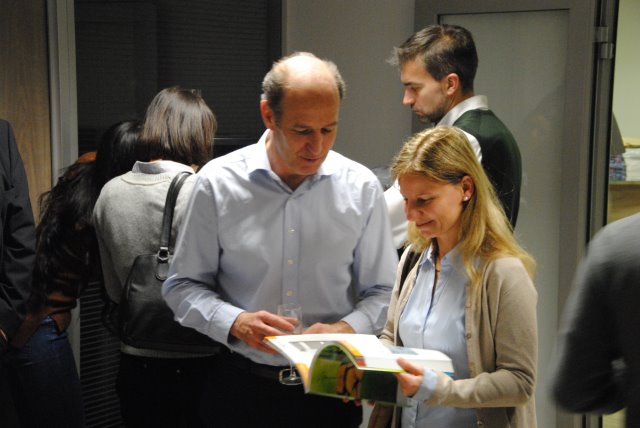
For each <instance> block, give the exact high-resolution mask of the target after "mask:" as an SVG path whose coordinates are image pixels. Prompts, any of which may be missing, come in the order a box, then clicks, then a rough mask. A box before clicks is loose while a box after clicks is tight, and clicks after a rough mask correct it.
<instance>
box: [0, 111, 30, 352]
mask: <svg viewBox="0 0 640 428" xmlns="http://www.w3.org/2000/svg"><path fill="white" fill-rule="evenodd" d="M0 179H1V180H2V187H1V188H0V222H1V226H2V227H1V228H0V238H1V239H0V357H1V356H2V355H3V354H4V353H5V352H6V350H7V346H8V343H9V341H10V340H11V338H12V337H13V336H14V334H15V332H16V331H17V330H18V327H19V326H20V323H21V322H22V320H23V319H24V316H25V313H26V302H27V299H28V297H29V293H30V291H31V271H32V269H33V262H34V256H35V246H36V237H35V226H34V222H33V212H32V210H31V202H30V201H29V186H28V183H27V175H26V173H25V170H24V165H23V164H22V158H21V157H20V153H18V146H17V144H16V140H15V137H14V135H13V130H12V129H11V125H10V124H9V122H7V121H5V120H1V119H0Z"/></svg>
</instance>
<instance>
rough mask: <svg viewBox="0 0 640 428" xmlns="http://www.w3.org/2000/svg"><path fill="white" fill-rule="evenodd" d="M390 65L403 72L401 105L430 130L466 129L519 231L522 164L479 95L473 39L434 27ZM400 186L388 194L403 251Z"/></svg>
mask: <svg viewBox="0 0 640 428" xmlns="http://www.w3.org/2000/svg"><path fill="white" fill-rule="evenodd" d="M390 62H391V63H392V64H394V65H397V66H398V67H399V68H400V80H401V81H402V84H403V85H404V96H403V99H402V102H403V103H404V104H405V105H408V106H410V107H411V109H412V110H413V112H414V113H415V114H416V115H417V116H418V118H419V119H420V120H421V121H422V122H424V123H426V124H428V125H429V126H433V125H449V126H455V127H457V128H459V129H461V130H462V131H463V132H464V133H465V135H466V137H467V139H468V140H469V143H470V144H471V147H472V148H473V150H474V152H475V153H476V155H477V156H478V160H480V162H481V164H482V167H483V168H484V170H485V172H486V173H487V176H488V177H489V180H490V181H491V183H492V184H493V186H494V187H495V190H496V192H497V194H498V198H499V200H500V203H501V205H502V208H503V210H504V212H505V214H506V215H507V218H508V219H509V222H510V223H511V226H512V227H513V228H515V226H516V220H517V218H518V209H519V207H520V186H521V182H522V160H521V157H520V149H519V148H518V145H517V143H516V140H515V138H514V137H513V135H512V134H511V132H510V131H509V129H508V128H507V127H506V126H505V124H504V123H503V122H502V121H501V120H500V119H499V118H498V117H497V116H496V114H495V113H494V112H493V111H491V110H490V109H489V104H488V102H487V97H485V96H484V95H476V94H475V93H474V89H473V80H474V78H475V75H476V70H477V68H478V54H477V52H476V46H475V43H474V41H473V37H472V35H471V33H470V32H469V31H468V30H466V29H465V28H462V27H459V26H456V25H447V24H442V25H431V26H428V27H426V28H424V29H422V30H420V31H418V32H416V33H415V34H413V35H412V36H411V37H409V39H407V40H406V41H405V42H404V43H403V44H402V45H400V47H397V48H396V49H395V50H394V53H393V56H392V58H391V60H390ZM397 187H398V186H397V185H394V186H391V187H390V188H389V189H388V190H387V191H386V192H385V199H386V201H387V205H388V207H389V214H390V218H391V223H392V230H393V235H394V243H395V244H396V245H397V246H398V247H401V246H402V244H403V242H404V240H405V239H406V232H407V223H406V218H405V216H404V212H403V199H402V197H401V196H400V193H399V191H398V188H397Z"/></svg>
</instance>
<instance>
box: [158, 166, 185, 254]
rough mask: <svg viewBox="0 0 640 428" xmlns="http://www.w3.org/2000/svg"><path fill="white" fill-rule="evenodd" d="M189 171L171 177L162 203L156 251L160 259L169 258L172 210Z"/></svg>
mask: <svg viewBox="0 0 640 428" xmlns="http://www.w3.org/2000/svg"><path fill="white" fill-rule="evenodd" d="M190 175H191V173H190V172H187V171H181V172H179V173H178V174H176V176H175V177H173V180H172V181H171V185H170V186H169V191H168V192H167V199H166V200H165V203H164V214H163V216H162V232H161V233H160V251H159V252H158V258H159V259H160V260H161V261H163V260H162V259H163V258H164V257H165V255H166V259H167V260H168V259H169V240H170V239H171V225H172V223H173V211H174V208H175V206H176V200H178V193H180V188H181V187H182V185H183V184H184V181H185V180H186V179H187V177H188V176H190Z"/></svg>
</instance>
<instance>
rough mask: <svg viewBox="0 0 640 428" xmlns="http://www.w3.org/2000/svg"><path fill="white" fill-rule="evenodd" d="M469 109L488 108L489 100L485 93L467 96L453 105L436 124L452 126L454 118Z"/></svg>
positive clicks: (456, 118) (457, 117)
mask: <svg viewBox="0 0 640 428" xmlns="http://www.w3.org/2000/svg"><path fill="white" fill-rule="evenodd" d="M469 110H489V102H488V101H487V97H486V96H485V95H474V96H473V97H471V98H467V99H466V100H464V101H462V102H461V103H459V104H457V105H455V106H454V107H453V108H452V109H451V110H449V111H448V112H447V114H445V115H444V117H443V118H442V119H440V122H438V125H449V126H452V125H453V124H454V123H455V122H456V120H458V119H459V118H460V116H462V114H463V113H465V112H467V111H469Z"/></svg>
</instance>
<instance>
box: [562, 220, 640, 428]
mask: <svg viewBox="0 0 640 428" xmlns="http://www.w3.org/2000/svg"><path fill="white" fill-rule="evenodd" d="M638 302H640V213H638V214H634V215H632V216H629V217H626V218H623V219H620V220H617V221H615V222H613V223H610V224H608V225H607V226H605V227H604V228H603V229H602V230H601V231H600V232H598V233H597V234H596V236H595V237H594V238H593V240H592V241H591V242H590V243H589V246H588V249H587V254H586V256H585V258H584V260H583V262H582V263H581V265H580V267H579V269H578V272H577V274H576V282H575V285H574V288H573V290H572V291H571V294H570V296H569V300H568V302H567V305H566V308H565V311H564V316H563V320H562V324H561V330H560V343H559V356H558V359H557V364H556V367H555V370H554V372H553V375H552V377H551V379H553V386H552V388H553V389H552V392H553V397H554V399H555V401H556V402H557V403H558V405H559V406H560V407H561V408H563V409H565V410H568V411H570V412H575V413H612V412H615V411H617V410H620V409H622V408H626V426H627V427H638V426H640V338H639V336H638V335H637V332H638V329H640V310H638Z"/></svg>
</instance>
